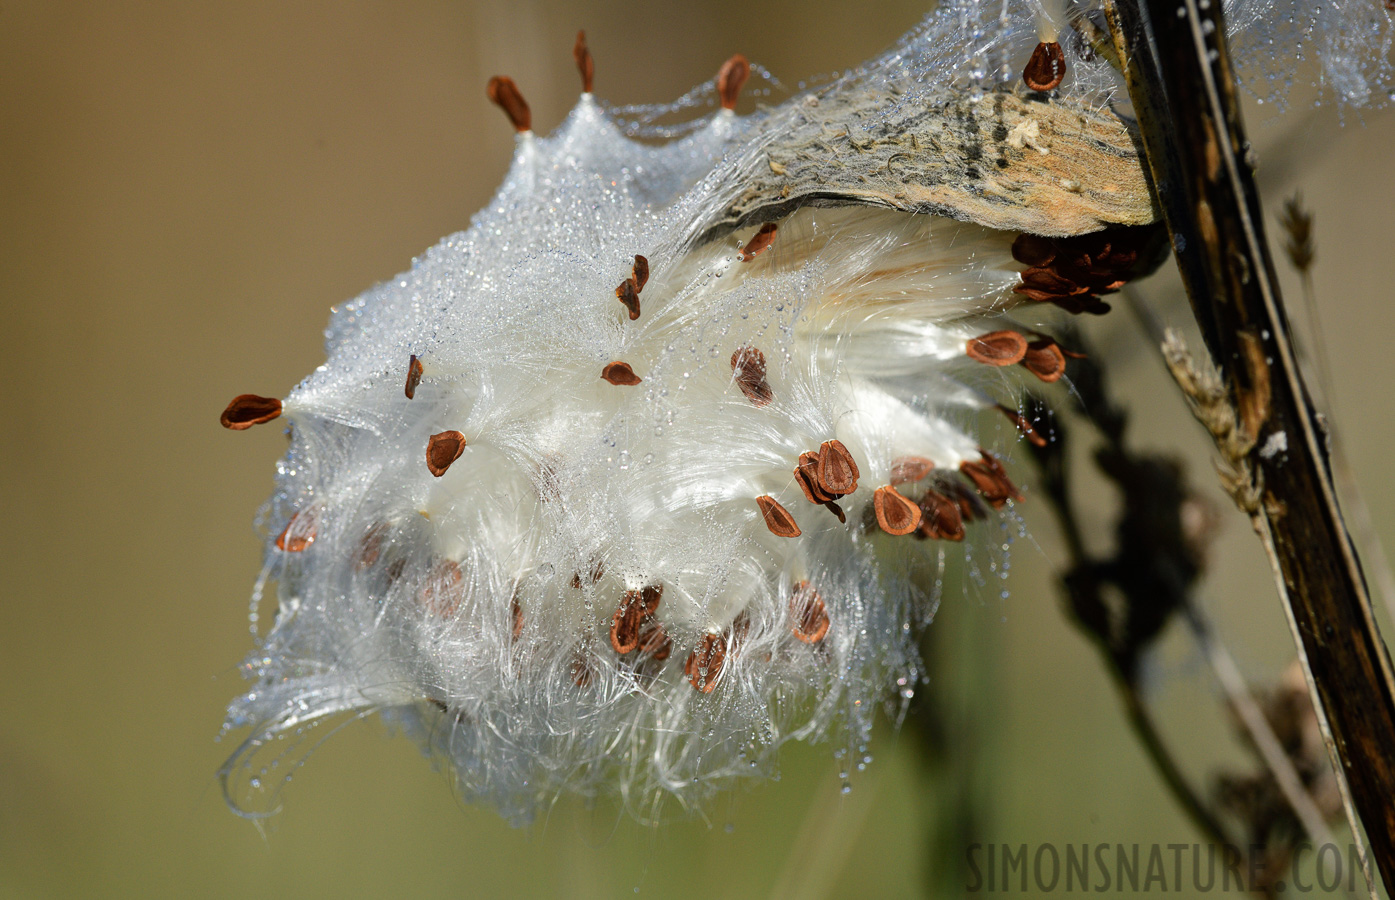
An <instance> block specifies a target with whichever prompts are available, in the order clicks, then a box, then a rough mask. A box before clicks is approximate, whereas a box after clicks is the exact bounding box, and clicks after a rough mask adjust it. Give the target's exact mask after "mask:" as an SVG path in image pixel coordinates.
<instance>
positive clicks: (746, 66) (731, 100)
mask: <svg viewBox="0 0 1395 900" xmlns="http://www.w3.org/2000/svg"><path fill="white" fill-rule="evenodd" d="M750 77H751V64H750V63H749V62H747V61H746V57H744V56H742V55H741V54H740V53H738V54H736V55H735V56H733V57H732V58H731V59H729V60H727V61H726V62H724V63H722V68H721V69H720V70H719V71H718V72H717V94H718V96H720V97H721V99H722V109H736V98H737V97H739V96H741V87H742V85H744V84H745V83H746V79H747V78H750Z"/></svg>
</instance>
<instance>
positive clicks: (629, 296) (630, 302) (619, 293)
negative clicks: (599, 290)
mask: <svg viewBox="0 0 1395 900" xmlns="http://www.w3.org/2000/svg"><path fill="white" fill-rule="evenodd" d="M636 258H638V257H636ZM648 271H649V269H648V266H647V265H646V266H645V274H646V275H647V274H648ZM615 299H616V300H619V301H620V302H621V303H623V304H624V305H625V309H627V310H629V313H630V321H631V322H633V321H634V320H635V319H638V318H639V286H638V282H636V281H635V279H634V278H626V279H625V280H624V281H622V282H620V286H619V287H617V288H616V289H615Z"/></svg>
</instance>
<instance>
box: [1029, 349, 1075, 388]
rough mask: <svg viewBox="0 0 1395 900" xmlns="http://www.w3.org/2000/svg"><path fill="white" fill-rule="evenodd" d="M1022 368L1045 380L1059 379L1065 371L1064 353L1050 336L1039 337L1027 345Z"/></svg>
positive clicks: (1047, 381)
mask: <svg viewBox="0 0 1395 900" xmlns="http://www.w3.org/2000/svg"><path fill="white" fill-rule="evenodd" d="M1022 368H1024V369H1026V370H1027V371H1028V372H1031V373H1032V374H1033V375H1035V376H1037V377H1038V378H1040V379H1041V380H1042V381H1045V382H1046V383H1047V384H1051V383H1053V382H1056V381H1059V380H1060V378H1061V376H1062V375H1064V374H1065V372H1066V355H1065V353H1064V351H1062V350H1061V348H1060V346H1058V345H1057V343H1056V342H1055V341H1053V340H1052V339H1051V338H1041V339H1039V340H1035V341H1032V342H1031V343H1030V344H1028V345H1027V352H1026V354H1025V355H1024V356H1023V357H1022Z"/></svg>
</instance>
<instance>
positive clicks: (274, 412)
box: [218, 394, 281, 431]
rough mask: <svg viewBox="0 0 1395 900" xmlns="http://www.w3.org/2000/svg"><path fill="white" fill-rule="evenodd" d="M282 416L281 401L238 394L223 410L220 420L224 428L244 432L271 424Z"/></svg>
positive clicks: (273, 398) (254, 395)
mask: <svg viewBox="0 0 1395 900" xmlns="http://www.w3.org/2000/svg"><path fill="white" fill-rule="evenodd" d="M279 415H281V401H280V400H277V399H276V398H275V397H259V396H257V395H256V394H238V395H237V396H236V397H234V398H233V399H232V402H231V403H229V404H228V408H227V409H225V410H223V415H222V416H220V417H219V418H218V421H219V422H222V423H223V427H224V428H231V429H232V430H233V431H242V430H244V429H247V428H251V427H252V426H253V425H260V424H262V423H263V422H270V421H271V420H272V419H274V418H276V417H277V416H279Z"/></svg>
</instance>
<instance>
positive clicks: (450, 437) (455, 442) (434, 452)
mask: <svg viewBox="0 0 1395 900" xmlns="http://www.w3.org/2000/svg"><path fill="white" fill-rule="evenodd" d="M464 452H465V435H463V434H461V433H460V432H458V431H443V432H441V433H440V434H433V435H431V439H430V440H428V441H427V442H426V468H427V469H429V470H430V471H431V474H432V475H435V476H436V477H437V478H440V477H441V476H442V475H444V474H446V469H449V468H450V464H451V463H453V462H455V461H456V460H457V459H459V458H460V454H462V453H464Z"/></svg>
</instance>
